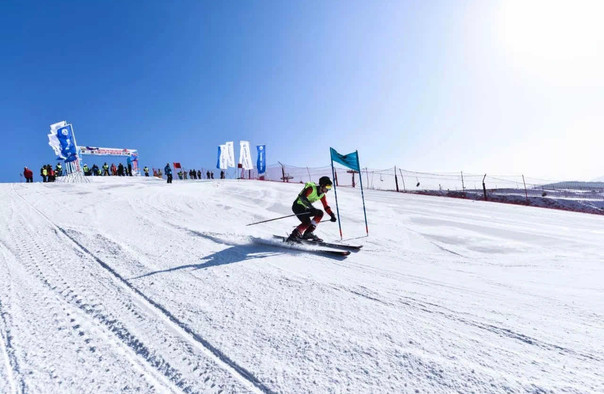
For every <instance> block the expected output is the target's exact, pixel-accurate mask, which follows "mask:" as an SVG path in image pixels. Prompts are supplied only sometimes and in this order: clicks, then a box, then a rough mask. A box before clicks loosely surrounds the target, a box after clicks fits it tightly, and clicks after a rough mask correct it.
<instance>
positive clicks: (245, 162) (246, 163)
mask: <svg viewBox="0 0 604 394" xmlns="http://www.w3.org/2000/svg"><path fill="white" fill-rule="evenodd" d="M239 164H241V168H243V169H244V170H253V169H254V165H253V164H252V155H251V154H250V142H249V141H239Z"/></svg>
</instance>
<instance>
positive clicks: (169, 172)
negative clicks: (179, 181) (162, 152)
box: [164, 163, 172, 183]
mask: <svg viewBox="0 0 604 394" xmlns="http://www.w3.org/2000/svg"><path fill="white" fill-rule="evenodd" d="M164 174H166V178H168V183H172V168H170V163H167V164H166V167H165V168H164Z"/></svg>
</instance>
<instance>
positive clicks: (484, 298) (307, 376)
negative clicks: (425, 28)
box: [0, 179, 604, 393]
mask: <svg viewBox="0 0 604 394" xmlns="http://www.w3.org/2000/svg"><path fill="white" fill-rule="evenodd" d="M94 181H95V182H100V183H96V184H95V183H93V184H89V185H59V184H57V185H42V184H36V185H31V186H29V185H27V186H25V185H11V186H10V188H9V187H6V186H4V187H2V188H0V198H1V199H2V201H5V202H6V204H4V205H3V206H2V205H0V215H1V216H2V217H6V218H8V220H7V223H8V226H7V227H8V228H6V229H4V230H2V229H0V256H1V257H2V258H3V259H4V261H5V263H4V264H0V277H2V278H9V281H8V284H7V286H2V287H1V288H0V289H1V290H0V317H1V319H0V332H1V333H2V335H1V337H0V346H1V347H2V348H1V349H0V352H2V356H1V357H2V359H3V362H2V363H0V381H4V382H3V383H0V392H3V391H18V392H29V391H32V392H37V391H49V390H51V391H87V390H90V391H118V390H119V391H144V392H156V391H157V392H221V391H224V392H242V391H255V392H258V391H260V392H291V391H297V392H341V391H353V392H375V391H380V392H415V391H416V390H419V391H424V392H426V391H427V392H451V391H458V392H469V391H478V392H494V391H496V392H501V391H511V392H550V391H567V392H577V393H579V392H598V391H604V376H603V375H602V372H601V371H602V370H604V347H603V343H602V334H603V333H604V328H603V326H602V323H601V322H602V319H603V317H604V310H603V308H602V304H601V302H599V301H598V297H597V295H603V292H602V288H601V287H597V286H598V285H597V281H596V280H593V279H594V278H597V277H598V275H601V273H602V268H601V261H602V254H601V251H600V249H599V248H600V246H599V244H600V243H599V242H598V240H599V239H601V238H600V236H601V235H604V232H603V231H602V230H601V228H602V227H601V226H602V224H603V221H602V219H601V218H599V217H593V216H589V215H583V216H581V214H574V213H565V212H562V213H560V212H555V211H551V213H550V212H549V211H547V210H538V211H537V210H533V209H530V208H525V207H515V206H503V207H502V206H500V205H496V204H495V205H485V204H481V203H479V202H471V201H458V200H449V199H442V198H434V197H427V196H407V195H400V194H394V193H387V192H371V191H369V192H367V193H366V197H367V199H368V204H367V205H368V206H367V208H368V215H369V217H370V224H369V226H370V231H372V234H374V235H372V236H370V237H369V238H359V239H358V240H357V241H359V240H360V242H361V243H363V244H364V248H363V250H362V251H361V252H359V253H355V254H352V255H350V256H348V257H347V258H346V259H333V258H326V257H323V256H318V255H312V254H308V253H305V252H304V251H299V250H295V251H294V250H292V251H289V250H280V248H275V247H272V246H268V245H261V244H255V243H253V242H251V240H252V239H253V237H258V236H261V237H263V238H265V239H271V237H272V234H280V233H287V232H288V231H291V227H287V226H292V225H293V224H295V223H294V221H289V222H283V223H270V224H268V225H266V226H262V227H255V228H245V227H244V230H242V231H233V228H240V227H241V226H242V225H243V224H245V223H249V222H252V221H255V220H261V219H265V218H267V217H271V216H272V217H274V216H280V215H283V214H287V212H288V210H289V205H290V204H291V201H290V200H291V196H295V193H297V191H298V188H299V185H287V184H273V183H266V182H245V181H244V182H236V181H224V182H218V181H217V182H189V183H187V182H178V181H177V182H175V184H173V185H171V186H167V187H166V185H165V184H164V183H160V182H154V181H153V180H135V179H124V180H121V179H107V180H103V179H99V180H97V179H95V180H94ZM353 192H354V191H348V190H346V189H344V190H343V191H342V192H340V191H338V195H339V198H340V199H341V201H340V203H341V205H342V206H343V207H344V212H350V211H351V208H350V206H352V205H354V204H357V200H358V196H357V195H356V194H355V193H353ZM47 193H48V194H49V195H50V196H52V198H53V201H60V200H61V199H63V200H64V201H68V202H69V203H70V204H71V205H70V207H69V209H70V210H71V212H70V213H68V212H69V210H67V211H65V213H68V214H66V215H63V214H61V211H60V210H59V208H60V207H61V204H59V203H56V202H55V203H49V204H48V206H46V204H45V202H46V199H47V198H48V197H47V195H46V194H47ZM329 197H330V198H333V196H332V195H330V196H329ZM86 199H91V201H90V203H85V202H83V201H85V200H86ZM81 200H82V201H81ZM249 212H253V213H249ZM525 214H527V215H528V216H529V218H527V219H526V220H525V219H524V218H523V215H525ZM531 215H535V217H534V218H530V216H531ZM495 217H496V219H495ZM344 220H345V223H344V228H345V231H347V229H349V228H351V227H354V226H358V227H359V228H362V229H363V230H364V222H363V218H362V214H361V215H359V214H355V215H351V216H350V217H346V216H345V219H344ZM536 221H537V222H538V223H537V224H536V225H535V226H534V227H529V225H528V224H529V223H535V222H536ZM284 223H287V224H286V225H285V226H284ZM381 224H383V226H382V228H381V227H380V225H381ZM384 226H386V227H384ZM531 226H532V224H531ZM572 226H577V228H580V229H581V230H580V231H581V233H582V236H581V237H578V236H576V235H575V233H576V232H577V231H578V230H576V229H574V228H573V227H572ZM319 228H320V230H321V231H323V232H324V233H323V234H331V237H333V238H334V239H335V237H336V234H337V226H334V225H333V224H330V223H325V224H323V223H322V224H321V226H320V227H319ZM284 229H285V230H284ZM324 237H326V236H325V235H324ZM355 243H356V241H355ZM577 262H580V263H581V264H580V265H579V266H578V267H581V270H579V268H577V267H575V268H574V269H573V268H571V267H572V266H573V265H574V264H576V263H577ZM598 263H599V264H600V265H598ZM582 270H585V273H583V272H582ZM600 277H601V276H600ZM558 289H561V290H558ZM588 295H589V296H588ZM57 348H60V349H61V350H60V351H58V352H57V351H56V349H57ZM2 385H4V386H2Z"/></svg>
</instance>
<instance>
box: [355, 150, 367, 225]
mask: <svg viewBox="0 0 604 394" xmlns="http://www.w3.org/2000/svg"><path fill="white" fill-rule="evenodd" d="M356 152H357V164H358V165H359V182H360V184H361V198H362V199H363V214H365V231H366V232H367V236H369V226H368V225H367V211H366V210H365V194H364V193H363V177H362V175H363V174H361V170H362V169H361V163H360V160H359V151H358V150H357V151H356Z"/></svg>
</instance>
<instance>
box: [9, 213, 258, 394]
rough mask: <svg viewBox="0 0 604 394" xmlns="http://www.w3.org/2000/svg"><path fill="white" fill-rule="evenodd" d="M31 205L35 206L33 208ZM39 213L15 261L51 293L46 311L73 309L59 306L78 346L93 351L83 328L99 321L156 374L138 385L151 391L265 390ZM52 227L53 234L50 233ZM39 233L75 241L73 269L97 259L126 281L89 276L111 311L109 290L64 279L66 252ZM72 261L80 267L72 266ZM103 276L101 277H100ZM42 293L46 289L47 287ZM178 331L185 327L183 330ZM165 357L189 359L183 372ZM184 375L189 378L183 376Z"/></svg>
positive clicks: (145, 373)
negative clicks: (131, 323)
mask: <svg viewBox="0 0 604 394" xmlns="http://www.w3.org/2000/svg"><path fill="white" fill-rule="evenodd" d="M31 208H32V209H34V210H36V211H38V210H37V209H36V208H34V207H31ZM17 209H23V208H21V207H14V208H13V212H16V211H17ZM38 213H39V214H40V217H43V218H44V219H45V221H47V222H48V223H47V225H46V226H45V224H44V223H43V222H42V221H40V222H39V223H37V224H36V226H35V229H36V231H35V232H34V231H32V232H31V236H32V238H31V240H32V242H33V244H34V245H35V248H33V249H32V248H30V249H28V250H25V249H22V248H21V247H20V246H19V244H18V243H16V245H17V246H16V252H17V256H16V257H17V260H19V261H21V262H23V263H24V267H26V269H27V271H28V274H29V275H30V276H34V277H36V278H37V279H38V281H39V282H40V283H41V284H43V285H44V287H46V289H47V290H50V292H51V294H50V295H48V294H45V295H43V296H42V297H43V300H44V302H45V303H46V305H49V314H51V315H53V316H55V317H56V316H57V315H59V314H60V312H58V310H57V307H56V306H54V305H50V304H51V302H52V301H57V303H61V302H63V303H67V304H69V306H71V308H69V307H67V306H66V305H62V306H61V308H62V309H63V311H62V312H63V313H65V315H66V316H65V317H64V319H65V320H67V318H69V323H67V324H66V325H68V326H70V328H71V329H72V330H74V332H76V334H77V336H79V337H82V338H83V340H84V343H85V345H81V344H80V346H79V347H87V348H88V349H87V350H88V351H90V352H93V353H95V352H97V347H98V345H96V344H95V343H94V342H92V341H93V340H92V339H90V338H89V334H87V333H86V330H85V329H84V327H86V326H91V325H96V326H98V325H99V324H101V325H102V326H104V327H103V328H104V329H105V331H106V332H105V334H106V335H107V334H108V333H111V334H113V335H114V336H115V337H117V338H118V339H119V341H113V342H114V344H117V345H119V346H120V347H121V349H120V351H121V352H123V353H126V354H127V355H128V359H129V361H130V362H131V363H132V364H133V366H134V367H135V368H136V370H137V373H138V374H140V376H142V377H144V378H147V377H154V378H155V379H151V382H152V385H150V386H149V387H147V388H146V389H145V388H144V386H143V387H141V388H143V389H145V390H152V389H154V388H155V389H159V390H160V391H165V390H168V391H180V390H182V391H184V392H198V391H212V390H218V389H219V390H225V389H226V390H227V391H242V390H244V387H245V388H246V389H247V390H250V391H257V390H255V389H254V385H258V386H259V388H260V389H261V390H263V391H268V389H266V388H265V387H264V386H263V385H262V383H260V382H258V381H256V380H255V379H254V377H253V376H252V375H250V374H249V373H247V371H245V370H244V369H242V368H239V367H238V366H237V365H236V364H234V363H232V362H230V360H228V358H226V357H224V356H222V355H221V354H220V353H219V352H217V351H216V349H212V348H211V347H209V344H207V343H205V341H204V340H203V338H201V337H199V336H198V335H196V334H195V333H193V332H192V331H191V330H190V329H187V327H186V326H185V325H184V324H182V323H181V322H179V321H178V320H177V319H175V318H174V317H173V316H172V315H170V313H169V312H168V311H166V310H164V309H163V308H162V307H161V306H160V305H159V304H157V303H155V302H153V301H152V300H150V299H149V298H147V297H145V295H144V294H143V293H141V292H140V291H138V290H136V289H135V288H133V287H132V286H130V284H129V283H128V282H127V281H125V280H124V279H123V278H122V277H121V276H119V274H117V273H116V272H115V271H113V270H112V269H111V268H110V267H109V266H107V265H106V264H104V263H103V261H102V260H100V259H98V258H96V257H95V256H94V255H93V254H92V253H90V252H89V251H88V250H87V249H86V248H85V247H83V246H82V245H80V244H79V243H78V242H77V241H76V240H75V239H74V238H72V237H71V236H70V235H69V234H68V232H66V231H65V230H63V229H62V228H61V227H59V226H57V225H56V224H54V223H52V222H51V221H50V220H49V219H48V218H47V217H46V216H45V215H44V214H42V213H41V212H39V211H38ZM29 218H30V219H31V216H29ZM17 225H18V226H23V227H25V226H29V227H32V230H33V227H34V226H32V225H31V223H27V224H26V223H25V222H24V221H22V220H18V221H17ZM44 227H46V231H41V229H43V228H44ZM51 231H52V232H53V233H54V234H48V233H50V232H51ZM39 234H43V235H44V236H46V235H47V234H48V235H49V238H52V237H53V235H54V238H60V237H61V235H64V236H65V237H66V238H68V239H69V240H71V241H72V242H73V243H74V245H73V246H72V248H73V250H72V252H73V253H74V254H75V257H76V258H75V259H74V260H72V261H71V263H73V266H72V267H71V268H72V269H74V270H77V269H78V268H79V269H80V270H86V271H89V270H93V269H94V267H91V266H90V263H91V262H96V263H98V264H99V265H100V266H101V267H102V268H103V269H105V270H107V271H108V272H109V273H110V274H111V275H113V276H115V277H116V278H117V279H118V280H119V281H121V282H122V283H123V285H125V286H126V288H125V289H124V288H123V286H120V284H119V282H118V283H116V281H112V280H111V278H109V277H108V276H107V275H103V273H101V274H100V275H98V276H97V275H95V276H94V277H93V278H92V281H100V280H103V281H104V282H105V283H104V284H105V286H107V287H108V288H109V289H110V290H112V291H113V292H114V294H115V297H114V298H113V301H114V302H112V303H111V310H107V309H108V308H107V299H106V297H107V294H106V293H105V294H98V293H96V291H95V290H97V288H98V287H97V286H95V284H94V283H81V280H82V276H81V275H79V276H76V277H74V281H73V282H71V283H70V282H69V281H68V278H65V277H64V276H61V275H60V274H59V273H58V272H56V270H55V269H54V268H55V267H54V265H55V264H54V262H53V259H60V260H63V262H66V257H65V255H64V253H62V252H64V250H63V251H62V252H58V251H56V252H55V253H52V249H53V247H52V246H51V245H50V244H48V243H44V244H41V243H39V241H38V237H39ZM67 261H68V260H67ZM82 262H86V263H88V265H81V263H82ZM76 266H79V267H78V268H76ZM101 276H105V277H104V278H101ZM78 282H79V283H78ZM120 287H121V288H120ZM104 290H107V289H104ZM130 290H131V291H130ZM46 293H48V291H47V292H46ZM128 293H131V294H128ZM132 293H134V294H132ZM136 296H139V298H142V300H143V301H142V302H141V300H140V299H138V300H137V299H136V298H137V297H136ZM36 298H38V297H36ZM52 298H54V299H55V300H53V299H52ZM115 301H117V302H119V305H118V304H116V303H115ZM145 303H147V305H145ZM78 309H79V310H78ZM161 314H164V315H165V316H160V315H161ZM77 315H79V316H77ZM124 315H129V316H131V317H132V318H134V319H135V320H136V321H137V323H138V325H137V327H135V329H136V331H138V332H135V331H131V329H129V328H128V327H127V324H126V323H125V322H123V321H120V319H121V316H124ZM158 317H159V319H158ZM63 323H65V322H63ZM91 328H92V327H91ZM94 328H96V327H94ZM60 329H61V328H60ZM160 330H163V331H164V332H161V335H163V342H164V343H165V344H166V345H165V346H161V347H160V349H157V350H156V349H152V348H151V346H158V343H157V342H159V341H158V340H157V337H158V336H160V333H159V332H158V331H160ZM179 331H184V332H185V333H183V332H179ZM154 337H155V338H154ZM187 337H189V338H187ZM191 337H192V339H193V340H194V341H196V342H198V343H195V344H194V345H199V344H201V346H197V347H199V348H200V349H193V346H191V343H190V342H193V341H191ZM143 338H144V339H143ZM147 341H149V342H147ZM152 342H154V343H152ZM179 347H180V348H179ZM80 350H81V349H80ZM199 350H201V351H199ZM200 353H201V354H200ZM168 358H172V360H178V359H179V358H182V360H188V362H187V364H188V365H187V366H186V369H185V371H180V370H178V369H176V368H175V367H174V366H172V365H171V363H170V361H169V360H167V359H168ZM210 358H213V360H211V361H210V360H208V359H210ZM99 361H100V357H99ZM143 361H144V362H143ZM178 361H180V360H178ZM214 363H218V364H221V367H222V368H225V369H228V370H229V371H230V372H231V373H233V374H235V375H236V378H238V380H240V381H241V382H240V383H239V384H236V383H235V382H230V383H229V380H231V379H228V377H225V376H224V374H220V373H218V372H219V371H217V370H216V366H215V365H211V364H214ZM181 368H182V367H181ZM214 375H217V376H214ZM221 375H222V376H221ZM184 376H190V377H188V378H185V377H184ZM194 376H196V379H193V377H194ZM52 378H56V376H52ZM216 378H218V380H219V381H218V382H216V380H217V379H216ZM197 379H199V380H197ZM199 382H201V383H202V384H200V383H199ZM225 382H227V384H225ZM49 383H50V382H49ZM229 386H230V388H229ZM42 387H44V386H42ZM122 389H128V384H127V383H125V384H124V386H123V387H122Z"/></svg>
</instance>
